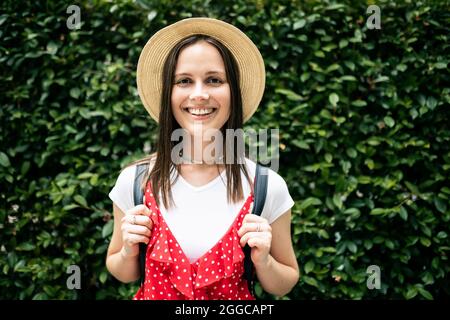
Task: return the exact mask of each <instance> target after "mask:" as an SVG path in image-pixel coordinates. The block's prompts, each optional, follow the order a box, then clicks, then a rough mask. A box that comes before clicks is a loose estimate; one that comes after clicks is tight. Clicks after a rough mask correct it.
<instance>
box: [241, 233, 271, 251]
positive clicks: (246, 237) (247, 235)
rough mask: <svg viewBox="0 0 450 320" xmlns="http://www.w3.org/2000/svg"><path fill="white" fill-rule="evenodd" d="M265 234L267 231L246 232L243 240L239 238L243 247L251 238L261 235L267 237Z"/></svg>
mask: <svg viewBox="0 0 450 320" xmlns="http://www.w3.org/2000/svg"><path fill="white" fill-rule="evenodd" d="M265 236H267V235H266V234H265V232H247V233H246V234H244V235H243V236H242V238H241V240H239V243H240V245H241V247H243V246H245V244H246V243H247V242H248V241H249V239H252V238H260V237H265Z"/></svg>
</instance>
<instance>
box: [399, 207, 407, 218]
mask: <svg viewBox="0 0 450 320" xmlns="http://www.w3.org/2000/svg"><path fill="white" fill-rule="evenodd" d="M399 215H400V217H401V218H402V219H403V220H405V221H406V220H408V211H407V210H406V208H405V207H404V206H401V207H400V211H399Z"/></svg>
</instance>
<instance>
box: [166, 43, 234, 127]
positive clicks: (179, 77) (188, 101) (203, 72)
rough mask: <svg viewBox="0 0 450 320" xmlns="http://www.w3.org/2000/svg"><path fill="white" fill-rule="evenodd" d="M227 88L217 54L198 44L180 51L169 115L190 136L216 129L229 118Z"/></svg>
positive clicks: (220, 60) (213, 50)
mask: <svg viewBox="0 0 450 320" xmlns="http://www.w3.org/2000/svg"><path fill="white" fill-rule="evenodd" d="M230 100H231V97H230V85H229V84H228V81H227V77H226V74H225V65H224V62H223V59H222V56H221V55H220V53H219V51H218V50H217V49H216V48H215V47H214V46H213V45H211V44H209V43H207V42H205V41H199V42H196V43H194V44H193V45H190V46H188V47H185V48H184V49H183V50H181V51H180V54H179V56H178V61H177V64H176V67H175V78H174V85H173V88H172V97H171V105H172V112H173V115H174V117H175V119H176V120H177V122H178V123H179V125H180V126H181V127H182V128H184V129H186V130H187V131H188V132H189V133H190V134H191V135H194V132H195V133H197V132H198V130H199V128H200V129H201V131H202V132H205V130H207V129H220V128H222V126H223V125H224V124H225V123H226V121H227V120H228V118H229V116H230V108H231V107H230Z"/></svg>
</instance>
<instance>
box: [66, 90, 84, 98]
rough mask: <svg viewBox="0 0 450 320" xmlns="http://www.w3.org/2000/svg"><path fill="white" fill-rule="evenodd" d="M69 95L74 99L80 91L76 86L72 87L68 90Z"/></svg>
mask: <svg viewBox="0 0 450 320" xmlns="http://www.w3.org/2000/svg"><path fill="white" fill-rule="evenodd" d="M69 94H70V96H71V97H72V98H74V99H78V98H79V97H80V94H81V91H80V89H78V88H72V89H70V92H69Z"/></svg>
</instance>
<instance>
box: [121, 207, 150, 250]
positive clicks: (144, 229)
mask: <svg viewBox="0 0 450 320" xmlns="http://www.w3.org/2000/svg"><path fill="white" fill-rule="evenodd" d="M150 214H151V211H150V209H148V208H147V207H146V206H145V205H143V204H141V205H138V206H135V207H133V208H131V209H129V210H127V211H126V212H125V216H124V217H123V218H122V226H121V229H122V243H123V247H122V255H123V256H125V257H135V256H137V255H138V254H139V245H138V244H139V243H140V242H144V243H146V244H147V243H148V242H149V241H150V236H151V234H152V231H151V230H152V227H153V221H152V220H151V219H150Z"/></svg>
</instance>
